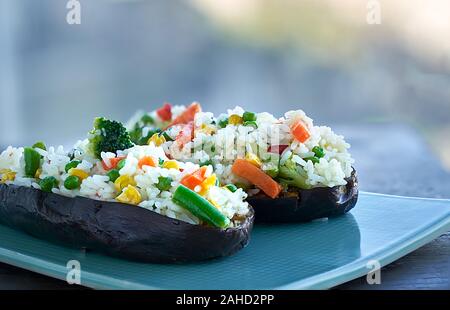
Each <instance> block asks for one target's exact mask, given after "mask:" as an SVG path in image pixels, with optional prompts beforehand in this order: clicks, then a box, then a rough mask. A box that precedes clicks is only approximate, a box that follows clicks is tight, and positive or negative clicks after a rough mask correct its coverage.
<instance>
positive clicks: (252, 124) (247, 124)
mask: <svg viewBox="0 0 450 310" xmlns="http://www.w3.org/2000/svg"><path fill="white" fill-rule="evenodd" d="M244 126H251V127H253V128H255V129H256V128H258V124H256V122H255V121H245V122H244Z"/></svg>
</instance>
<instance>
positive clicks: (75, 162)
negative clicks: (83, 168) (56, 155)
mask: <svg viewBox="0 0 450 310" xmlns="http://www.w3.org/2000/svg"><path fill="white" fill-rule="evenodd" d="M80 163H81V161H79V160H72V161H71V162H69V163H67V164H66V166H65V167H64V170H65V171H66V173H68V172H69V170H70V169H72V168H76V167H77V166H78V165H79V164H80Z"/></svg>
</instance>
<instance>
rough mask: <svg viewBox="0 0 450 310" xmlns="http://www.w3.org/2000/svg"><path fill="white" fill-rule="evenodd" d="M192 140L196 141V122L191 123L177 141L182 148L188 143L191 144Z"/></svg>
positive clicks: (185, 126) (183, 129)
mask: <svg viewBox="0 0 450 310" xmlns="http://www.w3.org/2000/svg"><path fill="white" fill-rule="evenodd" d="M192 139H194V122H189V123H187V124H186V125H184V126H183V128H182V129H181V130H180V132H179V133H178V135H177V137H176V138H175V141H176V142H177V143H178V145H179V147H180V148H182V147H183V146H184V145H185V144H186V143H189V142H191V141H192Z"/></svg>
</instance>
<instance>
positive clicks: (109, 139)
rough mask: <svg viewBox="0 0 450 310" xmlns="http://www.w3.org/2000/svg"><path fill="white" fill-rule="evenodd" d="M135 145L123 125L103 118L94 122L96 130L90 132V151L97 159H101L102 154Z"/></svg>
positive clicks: (98, 118)
mask: <svg viewBox="0 0 450 310" xmlns="http://www.w3.org/2000/svg"><path fill="white" fill-rule="evenodd" d="M133 145H134V144H133V142H132V141H131V139H130V135H129V134H128V132H127V130H126V129H125V127H124V126H123V124H122V123H120V122H117V121H112V120H109V119H106V118H103V117H97V118H96V119H95V120H94V129H92V130H91V131H90V132H89V150H90V152H91V153H92V154H93V155H94V156H95V157H96V158H99V159H100V158H101V156H100V154H101V152H114V153H115V152H116V151H118V150H125V149H128V148H130V147H132V146H133Z"/></svg>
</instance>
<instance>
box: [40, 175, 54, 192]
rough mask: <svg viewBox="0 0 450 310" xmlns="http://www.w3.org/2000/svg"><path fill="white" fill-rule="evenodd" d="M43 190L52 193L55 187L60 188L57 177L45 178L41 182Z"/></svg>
mask: <svg viewBox="0 0 450 310" xmlns="http://www.w3.org/2000/svg"><path fill="white" fill-rule="evenodd" d="M39 186H40V187H41V190H42V191H44V192H47V193H50V192H51V191H52V189H53V188H54V187H57V186H58V181H57V180H56V178H55V177H45V178H43V179H42V180H40V181H39Z"/></svg>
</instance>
